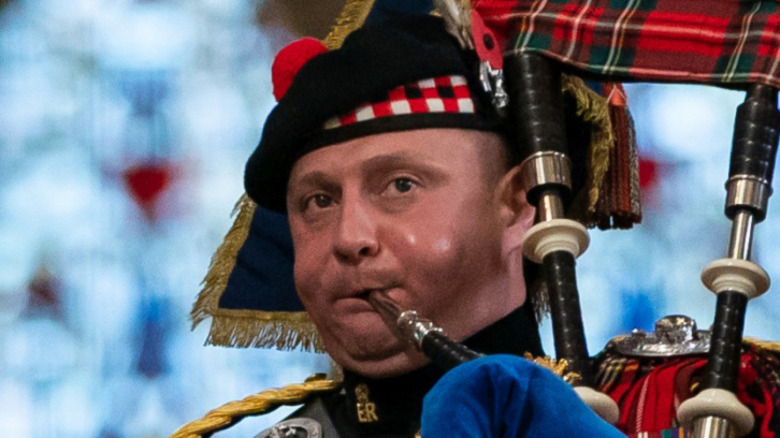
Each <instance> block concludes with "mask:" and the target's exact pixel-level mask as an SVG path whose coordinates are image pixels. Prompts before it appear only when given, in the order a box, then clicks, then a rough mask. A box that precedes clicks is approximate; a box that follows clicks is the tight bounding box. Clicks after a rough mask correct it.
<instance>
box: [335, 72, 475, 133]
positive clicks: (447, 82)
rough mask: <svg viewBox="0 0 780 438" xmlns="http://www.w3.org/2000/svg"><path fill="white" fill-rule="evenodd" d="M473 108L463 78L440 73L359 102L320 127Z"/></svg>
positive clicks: (469, 93)
mask: <svg viewBox="0 0 780 438" xmlns="http://www.w3.org/2000/svg"><path fill="white" fill-rule="evenodd" d="M474 111H475V110H474V100H473V99H472V97H471V91H470V90H469V87H468V83H467V82H466V78H465V77H463V76H460V75H450V76H439V77H436V78H429V79H423V80H420V81H416V82H412V83H409V84H406V85H401V86H399V87H396V88H394V89H392V90H390V91H389V92H388V93H387V95H386V96H385V97H384V98H383V99H380V100H378V101H376V102H368V103H365V104H362V105H360V106H358V107H357V108H355V109H354V110H352V111H350V112H348V113H346V114H342V115H340V116H336V117H332V118H330V119H328V120H327V121H325V123H324V126H323V128H324V129H335V128H340V127H343V126H347V125H351V124H353V123H360V122H365V121H369V120H373V119H378V118H381V117H392V116H400V115H407V114H426V113H452V114H474Z"/></svg>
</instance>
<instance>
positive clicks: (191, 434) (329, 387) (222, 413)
mask: <svg viewBox="0 0 780 438" xmlns="http://www.w3.org/2000/svg"><path fill="white" fill-rule="evenodd" d="M340 385H341V383H340V382H336V381H333V380H326V379H324V378H323V377H322V375H315V376H313V377H310V378H308V379H306V382H304V383H300V384H295V385H288V386H285V387H283V388H280V389H269V390H266V391H263V392H260V393H258V394H254V395H250V396H249V397H246V398H244V399H242V400H236V401H232V402H229V403H226V404H224V405H222V406H220V407H218V408H217V409H214V410H212V411H209V412H208V413H207V414H206V415H205V416H204V417H203V418H201V419H200V420H195V421H192V422H190V423H187V424H185V425H184V426H182V427H180V428H179V429H178V430H176V432H174V433H173V435H171V436H170V438H203V437H207V436H211V435H212V434H213V433H214V432H218V431H220V430H223V429H226V428H228V427H230V426H232V425H233V424H236V423H237V422H238V421H240V420H241V419H243V418H244V417H248V416H253V415H261V414H265V413H268V412H271V411H273V410H274V409H276V408H278V407H279V406H284V405H297V404H301V403H304V402H305V401H306V399H308V398H309V397H311V396H312V395H315V394H321V393H325V392H331V391H334V390H336V389H338V387H339V386H340Z"/></svg>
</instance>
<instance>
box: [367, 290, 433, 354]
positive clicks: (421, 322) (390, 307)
mask: <svg viewBox="0 0 780 438" xmlns="http://www.w3.org/2000/svg"><path fill="white" fill-rule="evenodd" d="M368 301H369V302H370V303H371V305H372V306H373V307H374V309H375V310H376V311H377V312H378V313H379V315H381V316H382V319H383V320H384V321H385V323H386V324H387V325H389V326H390V327H393V328H395V329H396V330H397V331H398V332H399V334H400V335H401V337H402V338H404V339H406V340H408V341H409V342H411V343H413V344H414V345H415V346H416V347H417V348H418V349H422V341H423V339H424V338H425V337H426V336H427V335H428V334H429V333H430V332H438V333H442V334H444V330H442V328H441V327H439V326H436V325H435V324H434V323H433V322H432V321H430V320H428V319H425V318H423V317H421V316H420V315H418V314H417V312H416V311H414V310H405V309H403V308H401V306H399V305H398V303H396V302H395V301H393V299H392V298H390V297H389V296H388V295H387V293H385V291H383V290H374V291H371V293H370V294H368Z"/></svg>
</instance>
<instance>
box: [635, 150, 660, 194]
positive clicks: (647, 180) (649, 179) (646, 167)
mask: <svg viewBox="0 0 780 438" xmlns="http://www.w3.org/2000/svg"><path fill="white" fill-rule="evenodd" d="M658 171H659V169H658V162H656V161H655V160H653V159H651V158H643V157H640V158H639V187H640V188H642V189H643V190H652V189H653V188H655V186H656V183H657V182H658Z"/></svg>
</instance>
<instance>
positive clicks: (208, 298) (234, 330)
mask: <svg viewBox="0 0 780 438" xmlns="http://www.w3.org/2000/svg"><path fill="white" fill-rule="evenodd" d="M256 208H257V205H256V204H255V203H254V202H253V201H252V200H251V199H249V197H248V196H246V194H245V195H243V196H242V197H241V199H239V201H238V203H236V207H235V208H234V210H233V214H235V215H236V219H235V220H234V222H233V226H232V227H231V228H230V230H229V231H228V233H227V235H226V236H225V239H224V240H223V242H222V245H220V247H219V248H218V249H217V251H216V253H215V254H214V257H213V258H212V260H211V266H209V270H208V273H207V274H206V278H205V279H204V280H203V283H202V284H203V289H202V290H201V291H200V294H198V298H197V300H196V301H195V304H194V306H193V308H192V312H191V313H190V319H191V320H192V328H193V329H194V328H195V327H197V326H198V325H199V324H200V323H201V322H203V320H205V319H206V318H208V317H211V318H212V322H211V328H210V329H209V335H208V338H207V339H206V343H207V344H211V345H221V346H227V347H276V348H277V349H279V350H293V349H296V348H300V349H301V350H303V351H315V352H322V351H323V346H322V340H321V339H320V337H319V335H318V334H317V330H316V328H315V327H314V323H312V322H311V320H310V319H309V317H308V315H307V314H306V312H266V311H260V310H233V309H220V308H219V299H220V297H221V296H222V294H223V293H224V292H225V288H226V287H227V283H228V279H229V278H230V274H231V272H233V268H234V267H235V264H236V257H237V256H238V251H239V250H240V249H241V247H242V246H243V245H244V243H245V242H246V238H247V236H248V235H249V228H250V225H251V223H252V217H253V216H254V214H255V210H256ZM236 212H238V214H236Z"/></svg>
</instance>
